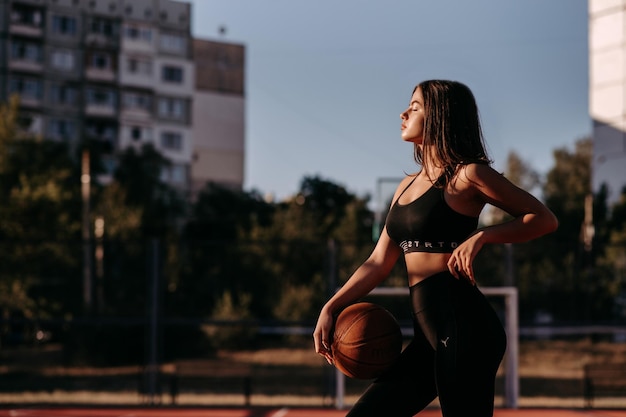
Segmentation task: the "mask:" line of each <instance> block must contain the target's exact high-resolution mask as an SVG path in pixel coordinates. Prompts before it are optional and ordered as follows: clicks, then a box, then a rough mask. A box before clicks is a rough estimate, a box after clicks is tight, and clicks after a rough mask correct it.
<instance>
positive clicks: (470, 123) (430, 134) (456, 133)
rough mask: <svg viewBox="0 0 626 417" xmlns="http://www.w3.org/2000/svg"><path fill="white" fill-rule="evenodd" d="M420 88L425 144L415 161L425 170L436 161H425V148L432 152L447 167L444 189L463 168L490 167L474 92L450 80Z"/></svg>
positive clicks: (423, 83) (417, 152) (419, 86)
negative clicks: (486, 165) (463, 166)
mask: <svg viewBox="0 0 626 417" xmlns="http://www.w3.org/2000/svg"><path fill="white" fill-rule="evenodd" d="M418 88H419V89H421V91H422V96H423V98H424V142H423V146H422V147H420V146H418V145H417V144H416V145H415V148H414V151H413V152H414V158H415V162H417V163H418V164H419V165H421V166H422V168H424V164H425V163H429V162H430V163H432V162H433V159H429V158H424V155H423V149H426V150H428V152H429V153H431V152H432V154H431V155H430V156H431V158H433V157H434V161H436V162H437V163H438V164H441V168H443V176H444V177H443V178H442V179H441V180H442V181H440V183H439V185H441V186H443V185H445V184H447V183H448V182H449V181H450V179H451V178H452V177H453V176H454V174H455V173H456V172H457V170H458V168H459V167H460V166H461V165H466V164H470V163H479V164H490V163H491V160H490V159H489V157H488V156H487V151H486V149H485V143H484V139H483V133H482V129H481V126H480V116H479V114H478V107H477V105H476V100H475V99H474V94H472V91H471V90H470V89H469V88H468V87H467V86H466V85H464V84H462V83H460V82H457V81H447V80H427V81H423V82H421V83H419V84H418V85H417V86H416V87H415V89H414V90H413V92H415V90H417V89H418ZM426 172H427V173H428V172H429V170H426Z"/></svg>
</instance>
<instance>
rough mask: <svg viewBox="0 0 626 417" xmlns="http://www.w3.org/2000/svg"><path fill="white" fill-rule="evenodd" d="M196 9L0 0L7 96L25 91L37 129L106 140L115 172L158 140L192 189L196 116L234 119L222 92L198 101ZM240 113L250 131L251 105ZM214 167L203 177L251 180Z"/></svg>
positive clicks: (23, 99)
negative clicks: (128, 154) (210, 100)
mask: <svg viewBox="0 0 626 417" xmlns="http://www.w3.org/2000/svg"><path fill="white" fill-rule="evenodd" d="M191 13H192V10H191V5H190V4H189V3H185V2H179V1H173V0H0V100H1V101H6V99H7V98H8V97H9V96H10V95H12V94H18V95H19V96H20V114H21V117H22V125H23V128H24V129H25V130H27V131H28V132H30V133H33V134H36V135H40V136H41V137H43V138H45V139H48V140H58V141H65V142H67V143H69V144H70V145H71V146H77V145H78V144H79V143H81V141H84V140H89V141H95V142H96V143H98V144H100V145H102V147H101V149H103V150H104V152H105V156H104V162H105V165H106V166H108V167H109V170H110V172H112V171H113V169H114V168H115V164H116V153H117V152H118V151H120V150H122V149H125V148H128V147H137V148H140V147H141V146H142V145H144V144H147V143H149V144H152V145H154V147H155V148H156V149H157V150H158V151H159V152H161V153H162V154H163V155H164V156H165V157H166V158H168V159H169V160H170V161H171V163H172V164H171V166H170V167H169V168H168V169H166V170H164V172H162V177H163V179H164V180H166V181H167V182H169V183H170V184H172V185H175V186H177V187H179V188H180V189H181V190H184V191H189V190H190V186H191V183H192V180H191V167H192V159H193V156H194V130H197V129H196V128H195V127H194V118H195V117H197V118H198V119H199V120H205V119H206V120H208V119H210V118H216V117H219V116H215V115H211V114H206V113H205V112H208V111H216V112H222V113H224V115H225V116H226V117H231V116H230V115H229V112H228V111H224V109H223V108H222V105H221V104H220V102H219V100H218V101H217V102H216V103H214V107H213V108H206V109H198V110H194V109H193V103H194V95H195V94H196V84H197V82H196V79H197V77H196V74H195V72H196V65H195V63H194V59H193V51H194V40H193V38H192V36H191ZM217 44H219V43H217ZM242 48H243V47H242ZM241 71H243V68H242V69H241ZM241 99H242V100H243V95H242V96H241ZM226 101H227V102H228V99H227V100H226ZM226 106H227V107H228V103H227V104H226ZM231 119H232V120H233V123H234V124H241V126H240V127H238V128H239V129H240V130H242V129H243V124H244V119H243V114H242V113H241V112H237V115H236V116H235V117H234V118H233V117H231ZM209 135H210V133H209ZM226 140H227V139H226ZM234 142H237V143H238V142H242V141H241V138H240V137H239V135H238V134H237V135H236V138H235V140H234ZM241 151H242V152H243V149H242V150H241ZM196 165H197V164H196ZM224 169H227V170H231V171H232V170H239V169H240V170H242V169H243V168H242V167H237V166H235V165H230V166H227V167H224ZM200 171H202V172H204V171H203V170H202V169H200ZM205 171H206V170H205ZM211 172H212V173H213V174H212V175H213V177H212V176H211V175H208V176H207V175H205V176H203V177H202V179H201V180H197V181H195V182H196V183H197V182H199V181H219V180H220V179H221V178H227V179H229V181H228V182H229V184H230V183H231V181H230V179H232V178H235V179H236V181H235V183H237V182H238V185H239V186H241V184H242V183H243V174H242V172H243V171H241V172H236V173H226V174H224V173H221V172H219V171H211Z"/></svg>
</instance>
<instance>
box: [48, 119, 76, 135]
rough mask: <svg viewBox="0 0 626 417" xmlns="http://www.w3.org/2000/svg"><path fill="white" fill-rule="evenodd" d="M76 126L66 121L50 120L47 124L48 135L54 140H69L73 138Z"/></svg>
mask: <svg viewBox="0 0 626 417" xmlns="http://www.w3.org/2000/svg"><path fill="white" fill-rule="evenodd" d="M75 131H76V124H75V123H74V122H73V121H71V120H67V119H51V120H50V121H49V122H48V135H49V136H50V137H51V138H54V139H69V138H72V137H74V132H75Z"/></svg>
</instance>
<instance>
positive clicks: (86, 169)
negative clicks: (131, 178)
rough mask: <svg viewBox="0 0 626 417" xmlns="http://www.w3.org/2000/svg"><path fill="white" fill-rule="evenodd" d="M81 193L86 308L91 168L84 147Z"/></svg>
mask: <svg viewBox="0 0 626 417" xmlns="http://www.w3.org/2000/svg"><path fill="white" fill-rule="evenodd" d="M80 183H81V193H82V200H83V219H82V220H83V223H82V235H83V302H84V305H85V309H86V310H88V311H89V310H91V306H92V294H93V289H92V277H91V227H90V221H89V216H90V211H91V208H90V198H89V197H90V196H89V194H90V192H91V168H90V166H89V150H87V149H84V150H83V154H82V158H81V176H80Z"/></svg>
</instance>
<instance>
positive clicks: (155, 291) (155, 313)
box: [148, 239, 159, 405]
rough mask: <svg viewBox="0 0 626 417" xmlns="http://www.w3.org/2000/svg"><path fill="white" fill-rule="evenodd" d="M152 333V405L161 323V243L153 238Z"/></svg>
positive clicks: (150, 366) (150, 382) (153, 401)
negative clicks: (159, 326) (159, 266)
mask: <svg viewBox="0 0 626 417" xmlns="http://www.w3.org/2000/svg"><path fill="white" fill-rule="evenodd" d="M150 249H151V250H150V252H151V264H150V266H151V268H150V269H151V271H150V278H151V279H150V335H149V337H148V343H149V346H148V352H149V355H148V398H149V403H150V405H154V404H155V403H156V401H155V398H156V395H157V379H158V372H159V369H158V366H159V363H158V346H157V342H158V330H159V329H158V325H159V322H158V320H159V268H158V265H159V243H158V240H157V239H152V241H151V245H150Z"/></svg>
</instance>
